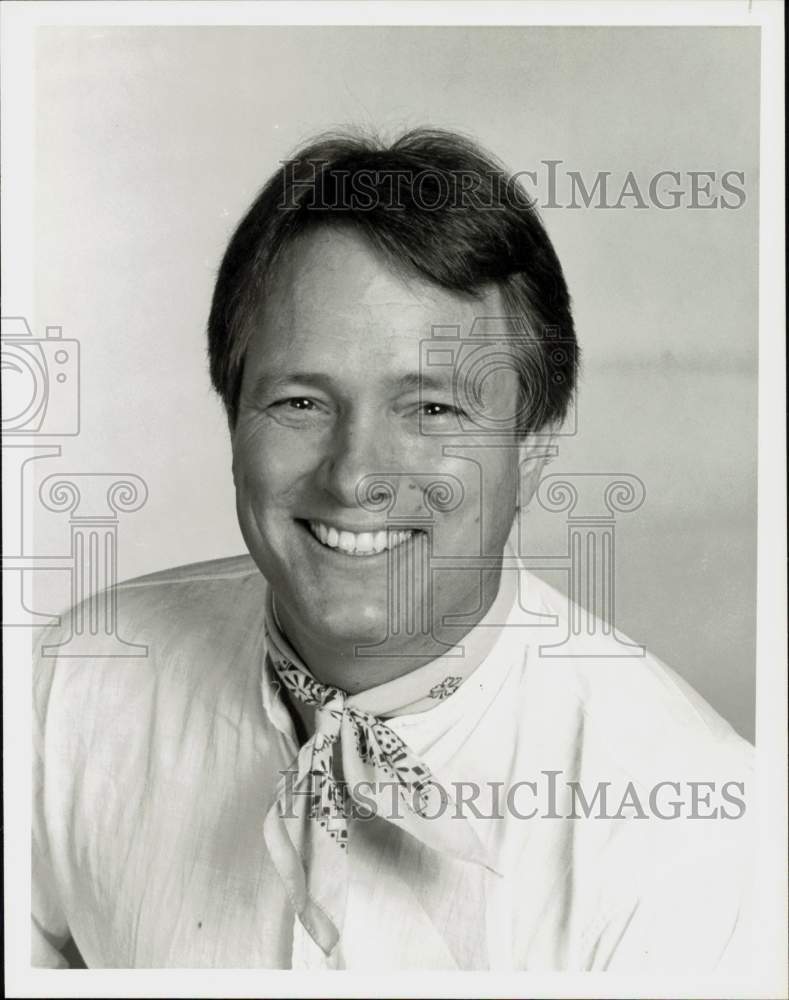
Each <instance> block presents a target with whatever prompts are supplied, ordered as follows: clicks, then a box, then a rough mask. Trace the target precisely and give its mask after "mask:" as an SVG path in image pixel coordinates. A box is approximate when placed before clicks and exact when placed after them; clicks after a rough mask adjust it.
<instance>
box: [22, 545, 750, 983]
mask: <svg viewBox="0 0 789 1000" xmlns="http://www.w3.org/2000/svg"><path fill="white" fill-rule="evenodd" d="M520 573H521V578H520V581H521V588H520V599H519V600H516V601H515V602H514V603H513V605H512V607H511V609H510V611H509V613H508V615H507V618H506V626H507V627H505V628H501V629H499V630H498V638H497V640H496V643H495V645H494V646H493V648H492V649H491V651H490V652H489V654H488V655H487V657H486V658H485V659H484V661H483V662H482V663H481V664H480V666H479V667H477V669H476V670H475V671H474V673H473V674H472V675H471V676H470V677H469V678H468V679H467V680H466V682H465V683H464V684H462V685H461V686H460V688H459V689H458V690H457V691H456V692H455V693H454V694H452V695H451V696H450V697H447V698H446V699H445V700H441V701H438V702H437V704H436V705H435V707H434V708H431V709H430V710H428V711H423V712H420V713H418V714H412V715H403V716H399V717H397V718H394V719H390V720H387V725H389V726H390V727H391V728H392V729H394V730H395V731H396V732H397V733H398V734H399V735H400V736H401V738H402V739H403V740H404V741H405V742H406V743H407V744H408V745H409V746H410V747H411V748H412V750H413V751H414V752H415V753H416V754H417V755H418V756H420V757H421V758H422V759H423V760H424V761H425V762H426V763H427V764H428V766H429V767H430V769H431V770H432V772H433V774H434V775H435V777H436V779H437V780H439V781H440V782H442V783H449V782H465V783H468V784H466V785H465V786H464V787H465V788H466V789H467V792H466V795H467V796H470V795H471V794H472V789H473V788H474V787H477V788H478V789H479V793H478V795H477V798H476V800H475V801H474V805H475V806H476V808H477V812H478V813H479V814H480V815H477V814H475V812H474V810H473V809H472V808H471V807H468V808H467V809H466V808H465V807H464V814H465V815H467V816H468V817H469V818H470V820H471V821H472V822H473V823H474V825H475V829H476V830H477V832H478V834H479V836H480V838H481V840H482V841H483V843H484V844H485V845H486V847H487V848H488V850H489V852H490V857H491V858H492V859H493V861H494V866H495V868H496V870H497V872H498V873H499V874H498V875H496V874H491V873H488V872H486V871H485V870H484V869H481V868H480V867H479V866H475V865H470V864H464V863H462V862H459V861H455V860H453V859H448V858H445V857H443V856H442V855H440V854H438V853H437V852H436V851H433V850H431V849H430V848H427V847H424V846H423V845H421V844H419V843H418V842H417V841H415V840H414V839H413V838H411V837H409V836H408V835H400V836H398V833H399V831H397V830H395V828H394V827H393V826H392V824H388V823H385V822H384V821H383V820H380V819H376V820H374V821H371V822H363V821H353V820H352V821H351V830H350V847H349V859H350V865H351V872H352V874H351V882H350V886H349V893H348V906H347V911H346V917H345V926H344V931H343V935H342V939H341V942H340V947H339V948H338V949H337V951H336V953H335V954H334V955H333V957H332V959H331V960H327V959H326V958H325V956H324V955H323V953H322V952H321V951H320V950H319V949H318V948H317V946H316V945H315V944H314V943H313V942H312V940H311V939H310V938H309V937H308V936H307V935H306V933H305V932H304V931H303V929H302V928H301V925H300V924H299V923H298V921H297V920H294V914H293V910H292V908H291V906H290V903H289V901H288V899H287V896H286V894H285V892H284V890H283V887H282V885H281V883H280V880H279V877H278V875H277V873H276V871H275V870H274V867H273V865H272V863H271V859H270V858H269V857H268V855H267V851H266V846H265V842H264V839H263V834H262V830H263V821H264V818H265V816H266V813H267V811H268V809H269V807H270V806H271V804H272V802H273V800H274V798H275V789H276V785H277V781H278V780H279V777H280V772H281V771H283V770H285V769H287V768H289V767H290V766H291V764H292V762H293V760H294V758H295V756H296V754H297V751H298V743H297V740H296V735H295V730H294V727H293V723H292V719H291V716H290V712H289V710H288V708H287V707H286V706H285V704H284V703H283V702H282V701H281V700H280V696H279V694H277V692H276V690H275V687H274V686H273V684H272V678H271V677H270V676H269V675H268V674H267V673H266V670H265V667H264V660H265V646H264V643H265V638H264V633H263V627H262V625H263V613H264V607H265V593H266V583H265V581H264V579H263V577H262V576H261V574H260V573H259V571H258V570H257V568H256V567H255V566H254V564H253V562H252V560H251V559H250V558H249V557H238V558H233V559H225V560H218V561H215V562H210V563H204V564H198V565H194V566H187V567H182V568H179V569H174V570H170V571H165V572H163V573H157V574H155V575H153V576H149V577H146V578H142V579H140V580H136V581H131V582H129V583H126V584H123V585H121V586H120V587H119V588H118V592H117V598H118V618H119V633H120V635H121V636H122V637H123V638H124V639H125V640H127V641H129V642H134V643H144V644H146V645H147V646H148V650H149V652H148V656H147V657H144V658H136V659H124V658H100V657H97V658H65V657H63V658H60V659H58V658H55V657H52V656H49V657H42V658H40V659H39V660H38V665H37V667H36V674H35V681H34V696H35V711H34V718H35V753H34V767H35V775H34V795H35V800H34V813H33V815H34V818H33V964H34V965H39V966H63V965H64V964H65V963H64V961H63V959H62V957H61V956H60V954H59V952H58V950H57V949H58V948H59V947H60V946H62V944H63V943H64V942H65V941H66V940H67V938H68V937H69V936H73V938H74V940H75V942H76V945H77V947H78V948H79V950H80V952H81V954H82V956H83V958H84V960H85V962H86V964H87V965H88V967H89V968H132V967H134V968H138V967H148V968H162V967H180V968H195V967H214V968H255V967H257V968H325V967H327V966H330V967H333V968H346V969H356V970H371V971H376V972H381V971H385V970H406V969H455V968H460V969H492V970H497V971H506V970H522V969H529V970H540V971H548V970H558V971H561V970H574V971H583V970H605V969H610V970H612V971H617V972H647V971H654V972H661V973H675V972H676V973H679V972H683V973H685V972H698V973H705V972H713V971H718V972H724V971H742V972H745V971H747V968H748V954H749V951H750V934H751V929H750V926H749V921H748V919H747V914H748V911H749V906H750V904H749V886H750V883H751V881H752V879H751V872H750V867H749V865H750V860H751V850H750V846H749V845H750V833H749V831H750V826H751V824H750V818H751V813H752V804H751V802H750V799H749V792H750V791H751V784H752V771H751V766H752V765H751V753H752V748H751V747H750V745H749V744H747V743H746V742H745V741H744V740H742V739H741V738H740V737H739V736H738V735H737V734H736V733H735V732H734V730H733V729H732V728H731V727H730V726H729V725H728V723H726V722H725V721H724V720H723V719H721V718H720V716H718V715H717V714H716V713H715V712H714V711H713V710H712V709H711V708H710V706H709V705H707V704H706V702H704V701H703V699H701V698H700V696H699V695H697V694H696V693H695V692H694V691H693V690H692V689H691V688H689V687H688V685H687V684H686V683H685V682H684V681H682V680H681V679H680V678H679V677H678V675H677V674H675V673H674V672H673V671H671V670H670V669H669V668H668V667H666V666H665V665H663V664H662V663H660V662H659V661H658V660H656V659H655V658H654V657H651V656H649V655H646V656H644V657H622V656H621V655H618V654H620V653H621V649H619V648H618V647H616V646H615V645H614V643H613V642H612V640H611V638H610V636H606V635H604V634H603V632H602V629H600V630H598V632H597V634H596V635H595V637H594V642H595V648H596V654H595V656H593V657H590V656H588V655H584V656H580V655H578V650H579V648H580V647H579V646H578V645H577V640H576V639H574V638H573V637H570V638H569V640H568V642H567V643H566V644H565V646H564V647H562V652H563V653H564V654H565V655H562V656H555V655H550V651H549V650H548V649H547V648H546V647H549V646H552V645H555V644H556V643H557V642H559V641H561V639H563V638H565V637H566V636H568V610H569V607H568V602H567V600H566V598H564V597H563V596H562V595H560V594H559V593H558V592H557V591H555V590H554V589H553V588H551V587H549V586H548V585H546V584H545V583H544V582H543V581H541V580H539V579H538V578H536V577H534V576H533V575H531V574H529V573H526V572H525V571H523V570H521V571H520ZM525 608H528V612H538V613H541V614H543V615H554V616H556V618H555V621H556V624H554V625H545V624H542V625H539V626H536V625H535V624H534V618H533V617H531V616H530V614H529V613H528V612H527V611H526V610H524V609H525ZM62 627H65V628H66V630H67V629H68V622H66V623H65V626H62ZM479 627H481V626H478V628H479ZM57 641H58V637H57V635H53V634H52V632H48V633H47V634H46V635H45V637H44V638H43V640H41V641H40V643H39V646H40V645H41V644H47V643H49V644H51V643H53V642H54V643H56V642H57ZM586 641H587V642H588V641H589V640H588V637H587V640H586ZM585 651H587V652H588V646H587V647H585ZM553 652H555V650H553ZM551 774H553V777H551ZM694 781H695V782H706V783H708V784H705V785H696V786H693V785H691V784H690V783H691V782H694ZM526 782H531V783H532V785H531V786H530V785H528V784H525V783H526ZM572 782H576V783H577V784H576V785H575V786H574V785H572V784H571V783H572ZM602 782H608V783H609V785H608V787H607V788H606V790H605V793H604V794H606V803H605V806H604V807H601V802H600V794H601V792H600V789H601V784H600V783H602ZM631 782H632V785H629V783H631ZM661 782H676V783H677V785H678V789H679V791H678V792H677V789H676V788H672V787H671V786H666V785H661V784H660V783H661ZM552 785H553V792H554V797H555V802H553V803H552V802H551V794H552ZM579 787H580V789H581V790H582V793H583V795H584V798H585V799H586V801H587V803H589V802H591V804H592V805H591V816H590V818H585V817H584V807H583V804H582V803H580V801H579V799H578V798H577V794H578V793H577V789H578V788H579ZM724 789H725V790H724ZM595 793H597V795H598V798H597V799H595V798H594V796H595ZM650 795H651V796H652V799H650ZM495 796H498V805H496V802H495V799H494V797H495ZM573 796H575V798H573ZM694 796H695V802H694ZM634 797H635V799H636V801H637V803H638V806H640V809H639V808H638V807H637V806H636V805H634V801H633V800H634ZM623 798H624V799H625V805H624V806H623V805H622V802H623ZM672 801H676V802H678V803H680V805H681V809H680V815H679V817H678V818H676V819H661V818H660V816H659V815H658V814H659V813H662V814H663V815H664V816H667V815H671V813H672V812H673V811H676V807H674V808H672V807H671V805H670V803H671V802H672ZM573 802H575V806H573ZM713 810H717V815H716V817H715V818H712V816H711V814H712V813H713ZM532 812H534V813H535V815H534V816H532V817H531V818H525V817H527V816H528V815H529V814H530V813H532ZM691 812H694V813H695V818H689V814H690V813H691ZM573 813H574V814H575V816H576V817H577V818H573ZM640 813H644V814H645V815H643V816H641V817H640V818H636V815H637V814H640ZM601 814H602V815H601ZM702 817H710V818H702ZM480 879H482V880H483V883H484V884H483V887H482V896H481V897H480V895H479V894H476V895H475V892H472V891H471V889H472V888H475V889H477V890H478V889H479V882H478V881H476V882H474V884H473V885H472V882H473V880H480ZM427 892H430V893H433V894H434V895H433V899H434V900H435V899H436V898H437V899H439V900H440V901H441V906H440V907H439V910H440V914H439V918H438V919H437V918H436V913H435V910H436V908H435V907H434V906H433V907H431V908H430V909H431V914H432V916H431V917H430V918H429V917H428V916H427V914H426V911H425V908H424V906H423V905H422V903H421V902H420V895H421V894H422V893H427ZM479 898H483V899H484V905H482V906H479V905H475V906H474V907H473V908H472V907H471V906H470V905H469V902H468V901H469V900H473V899H479ZM448 927H451V928H452V929H453V934H452V935H448V934H447V933H446V931H447V928H448ZM458 928H460V929H461V931H462V932H463V933H460V934H457V933H455V932H457V930H458ZM458 939H461V940H466V941H468V942H470V943H469V944H468V946H466V947H464V948H462V949H458V947H457V946H456V945H453V943H452V942H453V941H454V942H456V941H457V940H458ZM459 952H460V953H459Z"/></svg>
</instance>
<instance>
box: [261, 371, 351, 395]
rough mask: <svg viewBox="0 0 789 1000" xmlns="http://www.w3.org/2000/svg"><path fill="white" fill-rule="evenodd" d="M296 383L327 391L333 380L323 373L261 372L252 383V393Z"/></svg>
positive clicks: (269, 390) (268, 390)
mask: <svg viewBox="0 0 789 1000" xmlns="http://www.w3.org/2000/svg"><path fill="white" fill-rule="evenodd" d="M294 382H297V383H298V384H299V385H306V386H313V387H314V388H316V389H328V388H331V386H332V384H333V379H332V377H331V376H330V375H327V374H326V373H325V372H297V371H296V372H282V373H280V374H274V373H272V372H263V374H262V375H258V377H257V378H256V379H255V380H254V381H253V383H252V392H253V393H255V394H263V393H266V392H273V391H275V390H276V389H281V388H282V387H283V386H286V385H292V384H293V383H294Z"/></svg>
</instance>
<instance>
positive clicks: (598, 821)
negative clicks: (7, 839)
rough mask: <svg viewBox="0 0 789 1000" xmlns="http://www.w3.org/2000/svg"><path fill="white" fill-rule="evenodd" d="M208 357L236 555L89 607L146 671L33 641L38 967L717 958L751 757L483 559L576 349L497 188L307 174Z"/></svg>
mask: <svg viewBox="0 0 789 1000" xmlns="http://www.w3.org/2000/svg"><path fill="white" fill-rule="evenodd" d="M557 344H559V345H560V347H561V349H560V350H557V349H556V347H557ZM209 353H210V366H211V375H212V379H213V383H214V386H215V387H216V389H217V390H218V392H219V394H220V396H221V398H222V401H223V403H224V406H225V409H226V412H227V416H228V424H229V429H230V437H231V442H232V453H233V476H234V481H235V486H236V495H237V510H238V517H239V522H240V525H241V529H242V532H243V536H244V540H245V542H246V544H247V546H248V549H249V552H250V555H251V557H252V558H251V560H250V559H249V558H248V557H241V558H232V559H226V560H220V561H218V562H213V563H207V564H199V565H194V566H188V567H184V568H179V569H175V570H170V571H165V572H162V573H157V574H154V575H153V576H150V577H146V578H143V579H140V580H136V581H132V582H130V583H127V584H125V585H122V586H121V587H120V588H118V593H117V601H118V614H119V619H120V621H121V622H122V629H123V635H124V637H125V638H127V639H128V640H130V641H133V642H135V643H138V644H143V645H145V646H147V648H148V656H147V658H146V659H144V660H127V661H126V660H123V659H109V658H107V659H102V658H101V657H96V658H83V659H69V658H66V657H60V658H58V655H57V645H58V642H59V641H61V640H58V638H57V637H53V636H52V635H51V634H50V635H48V636H47V637H46V638H45V639H44V640H43V642H42V643H41V646H42V656H41V657H40V663H39V667H38V671H37V674H36V683H35V718H36V726H37V728H36V758H35V760H36V778H35V791H36V801H35V810H34V848H33V849H34V854H33V860H34V887H33V934H34V945H33V960H34V964H43V965H57V964H63V962H64V959H63V958H62V956H61V954H60V951H59V949H61V948H62V947H63V946H64V943H65V942H66V941H67V940H68V939H69V938H71V939H73V943H74V945H75V946H76V948H77V949H78V950H79V952H80V953H81V955H82V958H83V959H84V961H85V963H86V964H87V965H88V966H89V967H115V968H117V967H164V966H172V967H197V966H206V967H219V968H222V967H224V968H228V967H267V968H334V969H343V968H345V969H366V970H376V971H381V970H397V969H417V968H424V969H445V968H457V969H498V970H501V969H529V970H536V969H540V970H549V969H553V970H603V969H610V970H612V971H646V970H654V971H657V972H669V973H670V972H680V971H685V972H688V971H698V972H711V971H722V970H725V969H727V968H731V969H741V968H743V967H744V965H745V964H746V960H747V951H748V947H749V937H748V934H749V932H748V930H747V921H746V914H747V909H748V904H747V888H748V883H749V877H748V871H747V866H746V864H745V859H746V858H747V838H746V835H745V833H746V829H747V822H748V815H749V814H748V811H747V791H748V788H749V780H750V779H749V774H750V770H749V769H750V763H749V748H748V746H747V744H745V743H744V742H743V741H742V740H741V739H740V738H739V737H737V736H736V734H735V733H734V732H733V730H732V729H731V728H730V727H729V726H728V725H727V724H726V723H725V722H724V721H723V720H722V719H720V718H719V717H718V716H717V715H716V714H715V713H714V712H713V711H712V709H711V708H710V707H709V706H707V705H706V704H705V703H704V702H703V701H702V700H701V699H700V698H699V697H698V695H696V694H695V693H694V692H692V691H691V690H689V689H688V688H687V686H686V685H685V684H684V683H683V682H682V681H681V680H680V679H679V677H677V676H676V675H675V674H673V673H672V672H671V671H670V670H669V669H668V668H667V667H665V666H663V665H662V664H660V663H659V662H658V661H656V660H655V659H654V658H652V657H650V656H648V655H647V656H642V657H639V656H637V655H629V656H625V657H623V656H622V651H623V648H625V649H626V650H627V647H623V645H622V640H621V638H620V637H617V636H615V635H613V634H612V632H611V630H610V629H607V628H606V627H605V626H604V625H603V624H602V623H598V624H599V628H598V627H597V626H595V627H594V628H592V629H589V630H587V634H585V635H583V636H582V635H579V633H578V629H577V628H575V626H574V625H573V624H572V623H574V622H575V621H576V618H577V609H575V608H574V606H573V605H570V604H568V602H567V601H566V600H565V599H563V598H562V597H561V596H560V595H559V594H558V593H557V592H556V591H554V590H552V589H551V588H550V587H548V586H546V585H545V584H544V583H543V582H542V581H540V580H539V579H538V578H536V577H534V576H533V575H531V574H529V573H527V572H526V571H525V570H524V569H523V567H522V566H521V564H520V563H519V561H518V558H517V555H516V553H515V552H514V551H513V546H512V544H511V543H510V542H509V538H510V535H511V533H512V531H513V525H514V524H515V522H516V519H517V515H518V511H519V509H522V508H525V506H526V505H527V504H528V502H529V499H530V497H531V496H532V494H533V493H534V490H535V489H536V487H537V484H538V481H539V478H540V475H541V471H542V468H543V465H544V462H545V460H546V458H547V457H548V456H549V455H550V454H551V453H552V448H551V434H552V433H553V432H555V431H557V430H558V429H559V428H560V427H561V424H562V421H563V419H565V417H566V415H567V411H568V407H569V406H570V403H571V400H572V394H573V390H574V385H575V377H576V361H577V350H576V347H575V336H574V331H573V323H572V317H571V314H570V306H569V296H568V293H567V289H566V286H565V282H564V278H563V276H562V272H561V267H560V265H559V262H558V260H557V258H556V255H555V253H554V251H553V248H552V246H551V244H550V241H549V240H548V237H547V235H546V233H545V231H544V229H543V227H542V224H541V222H540V220H539V218H538V217H537V214H536V213H535V211H534V210H533V207H532V205H531V204H530V202H529V200H528V198H527V197H526V195H525V194H524V193H523V192H522V190H521V189H520V188H519V186H518V184H517V183H516V182H515V181H514V180H513V179H512V178H510V177H508V175H507V174H506V172H504V170H503V169H502V168H501V167H500V166H499V165H498V164H497V163H496V162H495V161H493V160H492V159H491V158H490V157H489V156H488V155H487V154H485V153H484V152H483V151H481V150H479V149H478V148H477V147H475V146H474V145H473V144H471V143H469V142H468V141H466V140H463V139H461V138H460V137H458V136H455V135H452V134H450V133H444V132H439V131H428V130H419V131H415V132H412V133H409V134H407V135H405V136H403V137H402V138H400V139H399V140H398V141H397V142H395V143H394V144H392V145H389V146H380V145H376V144H374V143H370V142H367V141H364V140H361V139H353V138H342V137H340V138H328V139H325V140H322V141H320V142H318V143H316V144H315V145H313V146H311V147H309V148H307V149H305V150H303V151H302V152H301V153H300V154H298V155H297V156H296V157H295V159H294V160H293V161H290V162H288V163H287V164H285V165H284V167H283V169H282V170H280V171H278V172H277V173H276V174H275V175H274V177H272V179H271V180H270V181H269V183H268V184H267V185H266V187H265V188H264V189H263V191H262V193H261V194H260V196H259V197H258V199H257V200H256V201H255V203H254V204H253V205H252V207H251V208H250V210H249V212H248V213H247V215H246V216H245V218H244V219H243V221H242V222H241V224H240V226H239V227H238V229H237V231H236V233H235V235H234V236H233V238H232V240H231V242H230V245H229V247H228V249H227V252H226V254H225V257H224V260H223V262H222V266H221V268H220V271H219V276H218V280H217V284H216V289H215V293H214V300H213V304H212V309H211V316H210V319H209ZM588 620H589V621H593V619H592V618H589V619H588ZM67 627H68V624H66V628H67ZM590 642H591V643H592V645H591V646H590ZM629 649H630V650H631V651H632V652H635V650H636V647H629Z"/></svg>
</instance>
